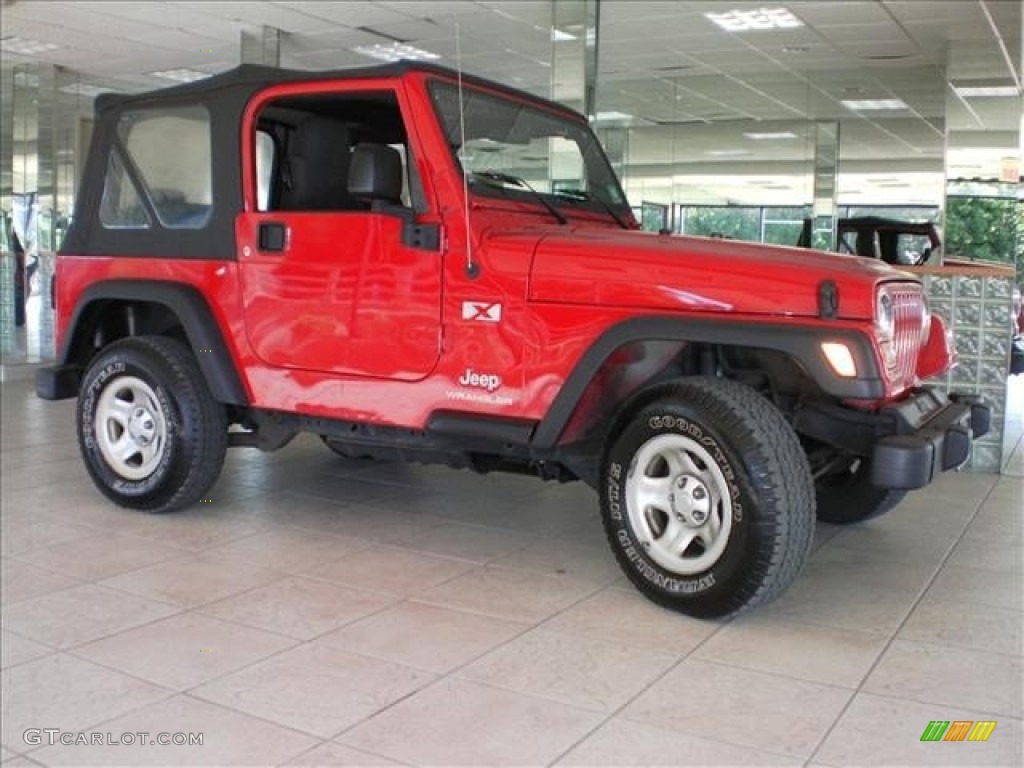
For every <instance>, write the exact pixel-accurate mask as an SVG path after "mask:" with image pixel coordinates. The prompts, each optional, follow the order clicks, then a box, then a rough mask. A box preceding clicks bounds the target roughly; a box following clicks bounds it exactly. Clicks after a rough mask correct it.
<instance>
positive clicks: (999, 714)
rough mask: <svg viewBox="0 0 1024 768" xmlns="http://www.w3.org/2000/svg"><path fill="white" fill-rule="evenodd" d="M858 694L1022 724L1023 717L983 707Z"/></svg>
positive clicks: (891, 694)
mask: <svg viewBox="0 0 1024 768" xmlns="http://www.w3.org/2000/svg"><path fill="white" fill-rule="evenodd" d="M857 693H858V695H859V694H863V695H865V696H877V697H878V698H880V699H888V700H890V701H903V702H909V703H912V704H923V705H924V706H926V707H945V708H946V709H956V708H959V709H964V710H968V711H970V712H977V713H978V714H980V715H985V716H987V717H991V718H993V719H997V718H1001V719H1005V720H1019V721H1021V722H1022V723H1024V715H1011V714H1009V713H1008V712H996V711H995V710H991V709H986V708H985V707H975V706H972V705H967V704H961V705H957V707H951V706H950V705H949V704H946V703H942V702H936V701H925V700H924V699H915V698H914V697H913V696H906V695H897V694H895V693H884V692H879V691H858V692H857Z"/></svg>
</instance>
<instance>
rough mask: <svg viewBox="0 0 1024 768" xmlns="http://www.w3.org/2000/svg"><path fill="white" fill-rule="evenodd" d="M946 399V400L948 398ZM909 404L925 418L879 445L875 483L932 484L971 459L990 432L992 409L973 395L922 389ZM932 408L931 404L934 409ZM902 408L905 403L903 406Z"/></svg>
mask: <svg viewBox="0 0 1024 768" xmlns="http://www.w3.org/2000/svg"><path fill="white" fill-rule="evenodd" d="M943 401H945V402H943ZM909 406H910V407H911V408H913V409H915V410H916V411H917V412H918V413H920V414H927V417H926V420H925V421H924V422H923V423H922V424H921V425H920V426H919V427H917V428H914V427H913V426H912V425H913V424H914V421H913V420H909V421H905V422H904V423H905V424H908V426H911V429H912V431H909V432H906V433H904V434H895V435H888V436H886V437H883V438H881V439H880V440H878V441H877V442H876V443H875V446H874V451H873V452H872V455H871V483H872V484H873V485H877V486H879V487H881V488H894V489H901V490H910V489H913V488H921V487H923V486H926V485H928V484H929V483H930V482H932V480H934V479H935V477H936V476H937V475H939V474H940V473H941V472H946V471H948V470H951V469H959V468H960V467H962V466H963V465H964V464H965V463H966V462H967V460H968V459H969V458H970V457H971V442H972V441H974V440H975V439H977V438H979V437H981V436H982V435H985V434H987V433H988V431H989V429H990V427H991V423H992V411H991V409H990V408H989V406H988V405H986V404H985V403H984V401H982V399H981V398H979V397H976V396H974V395H958V394H951V395H950V396H949V398H946V397H945V395H943V394H942V393H941V392H938V391H937V390H923V391H921V392H919V393H918V394H916V395H915V396H914V397H913V398H912V402H911V403H909ZM930 406H931V407H930ZM900 410H902V407H901V409H900Z"/></svg>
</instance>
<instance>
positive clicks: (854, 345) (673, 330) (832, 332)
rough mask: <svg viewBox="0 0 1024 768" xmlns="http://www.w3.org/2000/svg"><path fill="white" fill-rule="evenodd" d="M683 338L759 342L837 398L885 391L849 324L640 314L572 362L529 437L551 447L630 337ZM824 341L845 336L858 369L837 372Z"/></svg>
mask: <svg viewBox="0 0 1024 768" xmlns="http://www.w3.org/2000/svg"><path fill="white" fill-rule="evenodd" d="M653 340H658V341H686V342H696V343H708V344H724V345H729V346H744V347H758V348H762V349H771V350H776V351H779V352H784V353H786V354H788V355H790V356H791V357H792V358H793V359H794V360H796V361H797V362H798V363H799V364H800V365H801V366H803V368H804V370H805V371H806V372H807V374H808V375H809V376H810V377H811V378H812V379H814V381H815V382H817V384H818V386H820V387H821V389H822V391H823V392H825V393H826V394H827V395H830V396H832V397H835V398H838V399H843V400H847V399H852V400H875V399H878V398H881V397H884V396H885V383H884V381H883V380H882V377H881V375H880V372H879V369H878V364H877V362H876V360H875V355H874V351H873V349H872V346H871V341H870V339H869V338H868V337H867V336H866V335H864V334H863V333H860V332H857V331H854V330H850V329H838V328H837V329H830V328H828V327H823V326H822V325H812V324H810V323H808V324H807V325H791V324H786V325H781V324H773V323H770V322H764V323H751V322H749V321H748V322H732V321H730V320H728V319H723V318H672V317H638V318H633V319H630V320H624V321H622V322H620V323H618V324H616V325H613V326H612V327H611V328H609V329H608V330H606V331H605V332H604V333H602V334H601V336H599V337H598V338H597V340H596V341H594V343H593V344H592V345H591V346H590V348H589V349H588V350H587V351H586V352H585V353H584V354H583V356H582V357H581V358H580V360H579V361H578V362H577V363H576V366H575V367H574V368H573V370H572V373H571V374H570V375H569V377H568V378H567V379H566V381H565V383H564V384H563V385H562V389H561V391H560V392H559V393H558V395H557V397H555V399H554V402H552V404H551V407H550V408H549V409H548V412H547V414H545V416H544V418H543V419H542V420H541V422H540V424H539V425H538V426H537V429H536V431H535V432H534V434H533V440H532V442H531V445H532V447H533V448H534V449H535V450H538V451H549V450H552V449H553V448H555V446H556V445H557V443H558V439H559V437H561V434H562V431H563V430H564V429H565V427H566V425H567V424H568V423H569V419H570V418H572V414H573V412H574V411H575V410H576V405H577V404H578V403H579V401H580V398H581V397H582V396H583V392H584V390H586V388H587V385H588V384H589V383H590V381H591V379H593V377H594V376H595V375H596V374H597V372H598V370H600V368H601V366H602V365H603V364H604V362H605V360H607V359H608V357H609V356H610V355H611V354H612V353H613V352H614V351H615V350H616V349H618V348H619V347H621V346H622V345H624V344H628V343H630V342H633V341H653ZM822 341H839V342H844V343H846V344H847V346H848V347H849V349H850V351H851V352H852V353H853V356H854V360H855V362H856V364H857V371H858V372H859V375H858V376H857V377H856V378H841V377H839V376H837V375H836V374H835V373H834V372H833V371H832V369H831V368H830V367H829V365H828V363H827V362H826V361H825V358H824V357H823V356H822V354H821V348H820V346H819V344H820V342H822Z"/></svg>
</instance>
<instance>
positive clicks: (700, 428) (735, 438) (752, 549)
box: [599, 378, 814, 618]
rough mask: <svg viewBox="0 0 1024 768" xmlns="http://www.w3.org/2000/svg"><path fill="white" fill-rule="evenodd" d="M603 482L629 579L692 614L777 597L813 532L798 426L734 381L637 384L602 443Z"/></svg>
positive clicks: (612, 535)
mask: <svg viewBox="0 0 1024 768" xmlns="http://www.w3.org/2000/svg"><path fill="white" fill-rule="evenodd" d="M599 493H600V496H601V513H602V519H603V522H604V527H605V532H606V534H607V537H608V540H609V543H610V544H611V547H612V550H613V551H614V553H615V556H616V558H617V559H618V561H619V564H620V565H621V566H622V568H623V570H624V571H625V573H626V575H627V576H628V577H629V579H630V581H632V582H633V584H634V585H635V586H636V587H637V588H638V589H639V590H640V591H641V592H642V593H643V594H644V595H646V596H647V597H648V598H650V599H651V600H653V601H654V602H656V603H659V604H660V605H663V606H665V607H667V608H671V609H673V610H677V611H680V612H682V613H686V614H689V615H691V616H696V617H700V618H711V617H719V616H726V615H729V614H733V613H736V612H738V611H740V610H742V609H745V608H749V607H752V606H754V605H757V604H758V603H763V602H767V601H769V600H771V599H773V598H774V597H776V596H777V595H779V594H780V593H781V592H783V591H784V590H785V589H786V587H788V586H789V585H790V584H791V583H792V581H793V580H794V579H795V578H796V577H797V575H798V574H799V573H800V571H801V569H802V567H803V564H804V562H805V561H806V559H807V557H808V555H809V553H810V548H811V544H812V542H813V536H814V481H813V479H812V477H811V472H810V468H809V466H808V464H807V459H806V456H805V455H804V452H803V450H802V449H801V446H800V442H799V440H798V438H797V436H796V433H795V432H794V431H793V430H792V428H791V427H790V426H789V424H788V423H787V422H786V420H785V419H784V418H783V416H782V414H781V413H780V412H779V411H778V410H777V409H776V408H774V407H773V406H772V405H771V404H770V403H768V402H767V401H766V400H765V399H764V398H763V397H761V396H760V395H758V394H757V393H756V392H754V391H753V390H752V389H750V388H749V387H746V386H743V385H742V384H739V383H736V382H733V381H728V380H724V379H706V378H686V379H678V380H676V381H673V382H669V383H666V384H663V385H659V386H657V387H653V388H651V389H649V390H647V391H645V392H643V393H641V395H640V396H639V397H638V398H637V399H635V400H634V402H633V404H631V405H629V406H627V408H626V411H625V417H624V418H623V419H622V420H621V421H620V428H619V429H618V431H617V432H615V433H614V436H613V438H612V440H611V442H610V444H609V446H608V448H607V449H606V452H605V456H604V459H603V462H602V471H601V484H600V487H599Z"/></svg>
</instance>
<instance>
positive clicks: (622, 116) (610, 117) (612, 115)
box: [594, 112, 633, 123]
mask: <svg viewBox="0 0 1024 768" xmlns="http://www.w3.org/2000/svg"><path fill="white" fill-rule="evenodd" d="M632 119H633V116H632V115H627V114H626V113H625V112H598V113H597V114H596V115H594V122H596V123H609V122H612V121H622V120H632Z"/></svg>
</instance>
